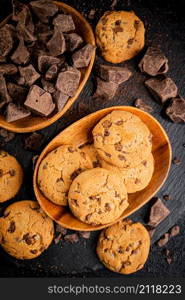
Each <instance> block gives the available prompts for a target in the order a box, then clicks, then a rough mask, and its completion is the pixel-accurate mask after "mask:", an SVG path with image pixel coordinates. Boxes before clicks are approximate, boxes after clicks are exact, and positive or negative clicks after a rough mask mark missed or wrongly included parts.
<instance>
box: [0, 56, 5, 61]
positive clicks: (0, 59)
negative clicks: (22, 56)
mask: <svg viewBox="0 0 185 300" xmlns="http://www.w3.org/2000/svg"><path fill="white" fill-rule="evenodd" d="M0 63H6V57H5V56H1V55H0Z"/></svg>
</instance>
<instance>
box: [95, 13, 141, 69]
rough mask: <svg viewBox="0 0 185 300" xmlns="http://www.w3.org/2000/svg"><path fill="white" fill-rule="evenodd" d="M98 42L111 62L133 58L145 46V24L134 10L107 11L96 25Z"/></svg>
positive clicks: (102, 51)
mask: <svg viewBox="0 0 185 300" xmlns="http://www.w3.org/2000/svg"><path fill="white" fill-rule="evenodd" d="M96 43H97V46H98V47H99V48H100V50H101V53H102V56H103V57H104V59H105V60H107V61H109V62H111V63H120V62H122V61H125V60H128V59H131V58H132V57H134V56H135V55H137V54H138V53H139V52H140V51H141V50H142V48H143V47H144V43H145V28H144V24H143V22H142V21H141V20H140V19H139V18H138V17H137V16H136V15H135V13H134V12H133V11H109V12H106V13H105V14H104V15H103V16H102V17H101V19H100V20H99V22H98V24H97V26H96Z"/></svg>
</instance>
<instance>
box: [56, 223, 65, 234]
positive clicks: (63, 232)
mask: <svg viewBox="0 0 185 300" xmlns="http://www.w3.org/2000/svg"><path fill="white" fill-rule="evenodd" d="M56 232H60V233H61V234H62V235H66V233H67V229H66V228H64V227H62V226H61V225H59V224H57V225H56Z"/></svg>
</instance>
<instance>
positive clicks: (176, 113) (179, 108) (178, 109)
mask: <svg viewBox="0 0 185 300" xmlns="http://www.w3.org/2000/svg"><path fill="white" fill-rule="evenodd" d="M166 114H167V116H168V117H169V118H170V119H171V120H172V121H173V122H174V123H185V99H182V98H181V97H177V98H172V99H171V102H170V104H169V106H168V107H167V109H166Z"/></svg>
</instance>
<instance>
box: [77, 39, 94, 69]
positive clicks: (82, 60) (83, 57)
mask: <svg viewBox="0 0 185 300" xmlns="http://www.w3.org/2000/svg"><path fill="white" fill-rule="evenodd" d="M94 50H95V46H93V45H91V44H87V45H86V46H84V47H83V48H81V49H80V50H78V51H76V52H75V53H74V54H73V55H72V60H73V65H74V67H76V68H85V67H87V66H88V65H89V63H90V60H91V57H92V55H93V53H94Z"/></svg>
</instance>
